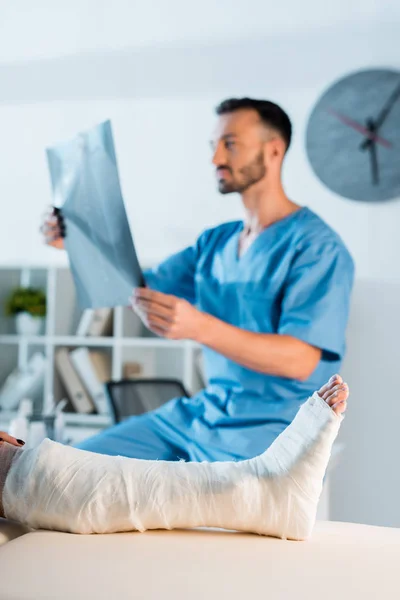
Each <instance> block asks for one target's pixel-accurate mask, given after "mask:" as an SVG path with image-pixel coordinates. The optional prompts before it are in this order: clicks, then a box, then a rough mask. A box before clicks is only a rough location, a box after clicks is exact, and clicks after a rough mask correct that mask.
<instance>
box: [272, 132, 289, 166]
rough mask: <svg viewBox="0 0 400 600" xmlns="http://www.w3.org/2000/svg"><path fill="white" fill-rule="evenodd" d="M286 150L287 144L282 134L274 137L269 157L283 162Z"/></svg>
mask: <svg viewBox="0 0 400 600" xmlns="http://www.w3.org/2000/svg"><path fill="white" fill-rule="evenodd" d="M285 152H286V144H285V142H284V141H283V139H282V138H281V137H280V136H276V137H274V138H272V140H270V142H269V157H270V160H271V161H274V162H282V160H283V157H284V156H285Z"/></svg>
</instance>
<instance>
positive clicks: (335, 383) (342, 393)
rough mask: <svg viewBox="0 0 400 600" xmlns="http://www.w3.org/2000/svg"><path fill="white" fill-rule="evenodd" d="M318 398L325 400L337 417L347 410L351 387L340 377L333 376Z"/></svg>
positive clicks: (320, 391)
mask: <svg viewBox="0 0 400 600" xmlns="http://www.w3.org/2000/svg"><path fill="white" fill-rule="evenodd" d="M318 396H320V397H321V398H322V399H323V400H325V402H326V403H327V404H328V406H330V407H331V409H332V410H333V411H334V412H335V413H336V414H337V415H340V414H342V413H344V411H345V410H346V408H347V398H348V397H349V386H348V385H347V383H345V382H344V381H343V379H342V378H341V377H340V375H333V377H331V378H330V380H329V381H328V383H326V384H325V385H323V386H322V388H321V389H319V390H318Z"/></svg>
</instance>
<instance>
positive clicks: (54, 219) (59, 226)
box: [40, 207, 65, 250]
mask: <svg viewBox="0 0 400 600" xmlns="http://www.w3.org/2000/svg"><path fill="white" fill-rule="evenodd" d="M40 233H41V234H42V235H43V238H44V243H45V244H47V246H52V247H53V248H57V249H58V250H61V249H62V248H64V238H65V222H64V218H63V216H62V214H61V212H60V211H59V210H55V209H54V208H53V207H51V208H49V210H48V211H47V213H46V214H45V215H44V218H43V223H42V225H41V227H40Z"/></svg>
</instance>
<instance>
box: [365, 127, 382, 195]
mask: <svg viewBox="0 0 400 600" xmlns="http://www.w3.org/2000/svg"><path fill="white" fill-rule="evenodd" d="M367 128H368V130H369V131H371V132H372V133H375V130H376V124H375V123H374V121H373V120H372V119H367ZM369 141H370V142H371V143H370V144H369V146H368V150H369V151H370V157H371V174H372V183H373V185H378V183H379V166H378V155H377V152H376V143H375V142H374V141H373V140H369Z"/></svg>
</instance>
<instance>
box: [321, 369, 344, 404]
mask: <svg viewBox="0 0 400 600" xmlns="http://www.w3.org/2000/svg"><path fill="white" fill-rule="evenodd" d="M341 383H343V379H342V378H341V377H340V375H337V374H336V375H333V376H332V377H331V378H330V379H329V381H328V382H327V383H325V385H323V386H322V388H321V389H320V390H319V391H318V395H319V396H321V398H323V397H324V394H326V392H327V391H329V390H331V389H332V388H334V387H335V386H336V385H340V384H341Z"/></svg>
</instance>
